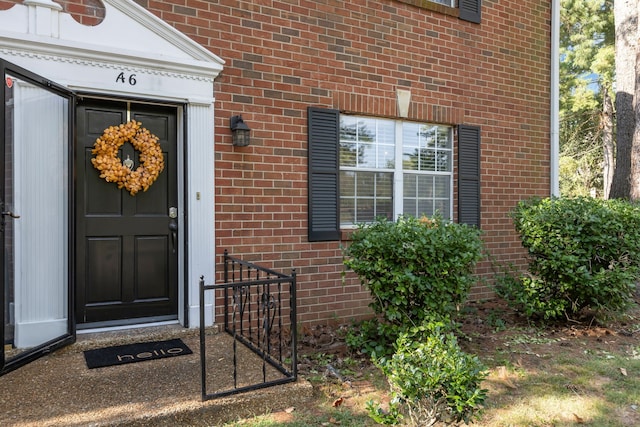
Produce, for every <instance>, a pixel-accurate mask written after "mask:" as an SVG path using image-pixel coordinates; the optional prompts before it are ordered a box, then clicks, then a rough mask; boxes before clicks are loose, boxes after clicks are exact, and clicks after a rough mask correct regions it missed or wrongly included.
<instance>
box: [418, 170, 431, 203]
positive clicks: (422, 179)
mask: <svg viewBox="0 0 640 427" xmlns="http://www.w3.org/2000/svg"><path fill="white" fill-rule="evenodd" d="M433 178H434V177H433V176H432V175H419V176H418V188H419V189H420V191H419V193H420V197H428V198H431V197H433Z"/></svg>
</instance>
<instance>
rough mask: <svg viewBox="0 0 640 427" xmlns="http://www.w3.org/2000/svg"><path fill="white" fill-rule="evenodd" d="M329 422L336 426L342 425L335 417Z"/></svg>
mask: <svg viewBox="0 0 640 427" xmlns="http://www.w3.org/2000/svg"><path fill="white" fill-rule="evenodd" d="M329 422H330V423H331V424H334V425H340V421H338V420H337V419H335V418H333V417H331V418H329Z"/></svg>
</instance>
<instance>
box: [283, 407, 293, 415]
mask: <svg viewBox="0 0 640 427" xmlns="http://www.w3.org/2000/svg"><path fill="white" fill-rule="evenodd" d="M295 410H296V408H294V407H293V406H291V407H289V408H287V409H285V410H284V412H286V413H287V414H290V413H292V412H293V411H295Z"/></svg>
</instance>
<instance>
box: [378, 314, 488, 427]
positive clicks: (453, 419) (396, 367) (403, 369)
mask: <svg viewBox="0 0 640 427" xmlns="http://www.w3.org/2000/svg"><path fill="white" fill-rule="evenodd" d="M376 364H377V365H378V366H379V367H380V369H381V370H382V372H383V373H384V374H385V375H386V376H387V379H388V381H389V385H390V388H391V394H392V400H391V402H390V407H389V411H386V412H385V411H382V410H381V408H380V407H379V406H376V405H375V404H373V403H370V404H369V405H368V409H369V415H370V416H371V418H373V419H374V420H376V421H378V422H380V423H385V424H397V423H398V422H400V421H401V420H402V419H403V418H404V419H406V418H408V419H409V423H408V424H410V425H414V426H431V425H434V424H435V423H436V422H443V423H446V424H455V423H460V422H465V423H469V422H471V421H472V419H473V418H475V417H476V416H477V414H478V411H479V410H480V408H481V405H482V404H483V402H484V400H485V398H486V393H487V391H486V390H484V389H482V388H481V383H482V380H483V379H484V378H485V377H486V375H487V371H486V368H485V367H484V366H483V365H482V363H481V362H480V361H479V360H478V358H477V357H476V356H472V355H469V354H466V353H464V352H463V351H462V350H461V349H460V347H459V346H458V342H457V340H456V337H455V336H454V335H453V333H452V332H451V331H450V330H448V328H447V326H446V323H443V322H440V321H431V322H427V323H425V324H424V325H422V326H419V327H416V328H412V329H411V330H410V331H408V332H405V333H402V334H401V335H400V337H399V338H398V340H397V341H396V344H395V353H394V354H393V356H392V357H390V358H385V357H383V358H380V359H378V360H377V361H376Z"/></svg>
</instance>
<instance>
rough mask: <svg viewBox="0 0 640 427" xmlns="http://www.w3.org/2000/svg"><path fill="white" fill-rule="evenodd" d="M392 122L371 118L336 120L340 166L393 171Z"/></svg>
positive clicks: (342, 118)
mask: <svg viewBox="0 0 640 427" xmlns="http://www.w3.org/2000/svg"><path fill="white" fill-rule="evenodd" d="M394 147H395V122H393V121H392V120H379V119H372V118H355V117H350V116H342V117H341V118H340V165H341V166H344V167H361V168H371V169H374V168H375V169H393V168H394V162H395V160H394V158H395V148H394Z"/></svg>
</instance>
